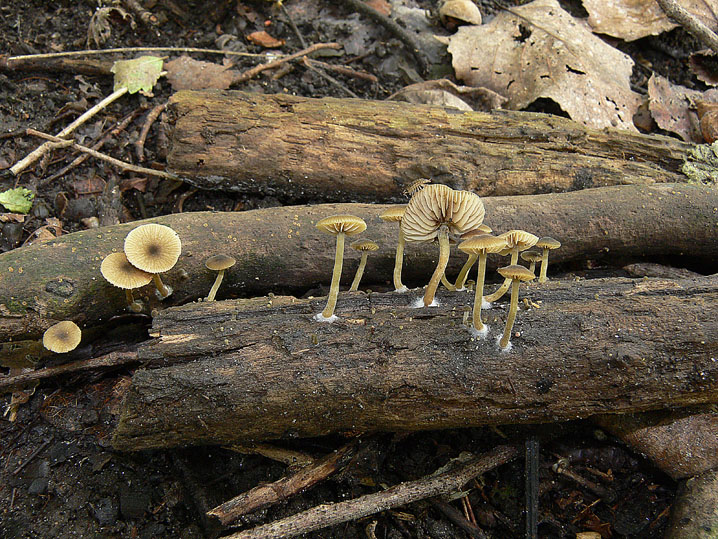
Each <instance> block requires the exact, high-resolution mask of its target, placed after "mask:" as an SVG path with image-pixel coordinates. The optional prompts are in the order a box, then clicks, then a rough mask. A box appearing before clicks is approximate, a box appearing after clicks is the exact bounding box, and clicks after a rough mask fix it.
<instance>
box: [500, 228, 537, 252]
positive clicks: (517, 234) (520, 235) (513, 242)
mask: <svg viewBox="0 0 718 539" xmlns="http://www.w3.org/2000/svg"><path fill="white" fill-rule="evenodd" d="M499 237H501V238H506V243H508V244H509V247H511V248H513V247H518V248H519V249H521V250H523V249H529V248H531V247H533V246H534V245H536V242H537V241H538V236H534V235H533V234H531V233H530V232H526V231H525V230H509V231H508V232H504V233H503V234H499Z"/></svg>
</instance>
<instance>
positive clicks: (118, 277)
mask: <svg viewBox="0 0 718 539" xmlns="http://www.w3.org/2000/svg"><path fill="white" fill-rule="evenodd" d="M100 273H102V276H103V277H104V278H105V279H107V281H108V282H109V283H110V284H111V285H114V286H117V287H118V288H125V289H127V288H130V289H132V288H139V287H141V286H145V285H146V284H149V283H150V281H152V274H151V273H147V272H146V271H142V270H141V269H137V268H136V267H134V266H133V265H132V264H130V261H129V260H127V256H125V253H110V254H109V255H107V256H106V257H105V259H104V260H103V261H102V264H100Z"/></svg>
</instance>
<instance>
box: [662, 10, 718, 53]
mask: <svg viewBox="0 0 718 539" xmlns="http://www.w3.org/2000/svg"><path fill="white" fill-rule="evenodd" d="M656 1H657V2H658V5H659V6H661V9H662V10H663V11H664V12H665V14H666V15H668V18H669V19H671V20H673V21H674V22H676V23H678V24H680V25H681V26H682V27H683V28H685V29H686V31H687V32H688V33H689V34H691V35H692V36H693V37H695V38H697V39H698V40H700V41H702V42H703V43H704V44H706V45H708V46H709V47H710V48H711V50H713V52H715V53H716V54H718V36H716V34H715V32H713V30H711V29H710V28H708V27H707V26H706V25H705V24H703V23H702V22H701V21H699V20H698V19H696V18H695V17H694V16H693V15H691V14H690V13H689V12H688V11H686V10H685V9H683V8H682V7H681V6H679V5H678V4H677V3H676V1H675V0H656Z"/></svg>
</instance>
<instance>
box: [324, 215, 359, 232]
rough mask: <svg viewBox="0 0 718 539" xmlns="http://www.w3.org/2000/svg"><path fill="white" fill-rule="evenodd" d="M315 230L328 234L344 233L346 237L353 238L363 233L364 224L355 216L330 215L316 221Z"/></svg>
mask: <svg viewBox="0 0 718 539" xmlns="http://www.w3.org/2000/svg"><path fill="white" fill-rule="evenodd" d="M317 228H318V229H319V230H323V231H324V232H327V233H329V234H339V233H340V232H344V234H346V235H347V236H353V235H354V234H361V233H362V232H364V231H365V230H366V223H365V222H364V219H362V218H360V217H357V216H355V215H332V216H331V217H325V218H324V219H321V220H320V221H318V222H317Z"/></svg>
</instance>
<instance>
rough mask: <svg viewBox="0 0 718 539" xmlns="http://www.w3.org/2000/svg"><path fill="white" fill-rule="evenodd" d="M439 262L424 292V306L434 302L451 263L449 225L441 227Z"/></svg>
mask: <svg viewBox="0 0 718 539" xmlns="http://www.w3.org/2000/svg"><path fill="white" fill-rule="evenodd" d="M438 238H439V262H438V263H437V264H436V269H435V270H434V274H433V275H432V276H431V280H430V281H429V284H428V286H427V287H426V292H425V293H424V307H428V306H429V305H431V304H432V303H434V296H435V295H436V289H437V288H438V287H439V281H441V278H442V277H443V276H444V271H446V266H447V264H448V263H449V227H448V226H446V225H441V227H439V236H438Z"/></svg>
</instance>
